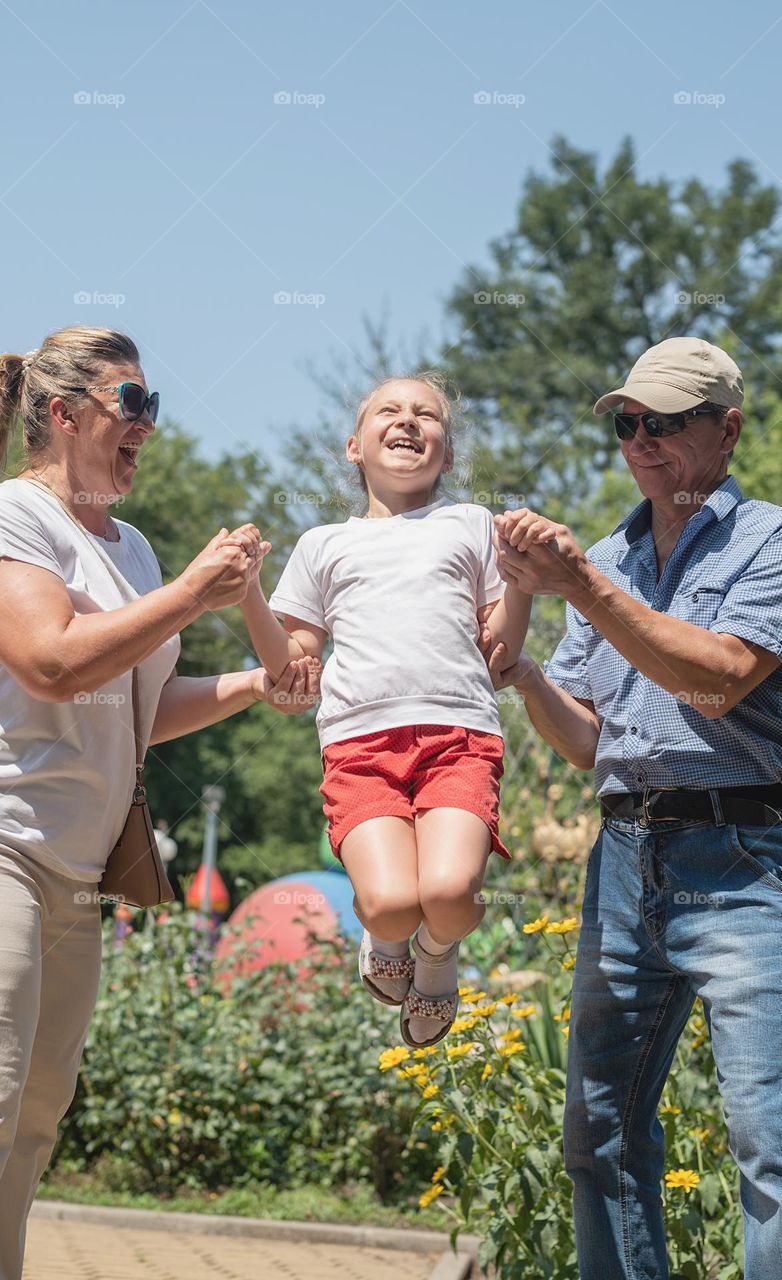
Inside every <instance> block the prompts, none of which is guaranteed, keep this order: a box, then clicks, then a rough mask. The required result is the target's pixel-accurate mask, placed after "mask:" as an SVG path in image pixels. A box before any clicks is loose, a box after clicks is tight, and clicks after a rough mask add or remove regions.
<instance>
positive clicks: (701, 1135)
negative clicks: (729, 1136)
mask: <svg viewBox="0 0 782 1280" xmlns="http://www.w3.org/2000/svg"><path fill="white" fill-rule="evenodd" d="M710 1133H711V1129H698V1128H697V1127H696V1128H694V1129H690V1137H691V1138H697V1139H698V1141H699V1142H705V1141H706V1139H707V1138H708V1136H709V1134H710Z"/></svg>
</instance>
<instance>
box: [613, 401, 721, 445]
mask: <svg viewBox="0 0 782 1280" xmlns="http://www.w3.org/2000/svg"><path fill="white" fill-rule="evenodd" d="M723 413H725V409H724V408H723V407H722V406H721V405H718V404H703V405H699V406H698V408H697V409H687V411H686V412H685V413H615V414H614V415H613V418H614V428H615V430H616V434H617V436H618V437H619V439H620V440H632V439H633V438H634V436H635V433H636V431H637V430H638V428H639V426H640V425H641V424H642V423H643V427H644V430H645V432H646V434H647V435H648V436H651V437H652V439H653V440H659V439H660V437H661V436H675V435H678V434H679V432H680V431H684V429H685V427H686V426H687V424H688V423H689V422H692V420H693V418H713V417H721V416H722V414H723Z"/></svg>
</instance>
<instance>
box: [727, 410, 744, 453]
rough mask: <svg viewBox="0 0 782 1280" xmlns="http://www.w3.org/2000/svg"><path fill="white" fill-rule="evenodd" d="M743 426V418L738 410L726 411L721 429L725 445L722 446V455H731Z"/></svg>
mask: <svg viewBox="0 0 782 1280" xmlns="http://www.w3.org/2000/svg"><path fill="white" fill-rule="evenodd" d="M743 426H744V418H743V416H742V413H741V410H740V409H728V412H727V413H726V414H725V420H724V422H723V428H724V432H725V443H724V446H723V452H724V453H732V452H733V450H734V449H735V447H736V445H737V444H738V440H739V436H740V435H741V429H742V427H743Z"/></svg>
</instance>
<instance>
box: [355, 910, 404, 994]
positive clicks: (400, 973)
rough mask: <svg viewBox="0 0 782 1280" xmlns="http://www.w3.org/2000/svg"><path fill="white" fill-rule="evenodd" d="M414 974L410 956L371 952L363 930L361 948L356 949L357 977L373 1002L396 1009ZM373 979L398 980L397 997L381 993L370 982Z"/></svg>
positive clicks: (367, 933) (366, 934) (367, 936)
mask: <svg viewBox="0 0 782 1280" xmlns="http://www.w3.org/2000/svg"><path fill="white" fill-rule="evenodd" d="M414 972H415V960H414V959H413V957H412V956H410V955H408V956H384V955H381V954H380V952H379V951H373V950H372V948H371V946H370V944H369V932H368V930H366V929H365V930H364V936H363V938H362V939H361V946H360V947H359V949H358V976H359V977H360V979H361V981H362V982H363V984H364V986H365V987H366V989H367V991H369V993H370V994H371V995H372V996H374V998H375V1000H379V1001H380V1003H381V1004H390V1005H393V1006H394V1008H398V1007H399V1005H401V1003H402V1001H403V999H404V997H405V996H406V994H407V992H408V991H409V989H410V984H411V983H412V981H413V974H414ZM373 978H390V979H392V980H393V979H398V980H399V984H400V994H399V997H398V998H396V997H395V996H391V995H388V994H387V993H386V992H385V991H382V990H381V989H380V987H378V986H376V985H375V983H374V982H373V981H372V979H373Z"/></svg>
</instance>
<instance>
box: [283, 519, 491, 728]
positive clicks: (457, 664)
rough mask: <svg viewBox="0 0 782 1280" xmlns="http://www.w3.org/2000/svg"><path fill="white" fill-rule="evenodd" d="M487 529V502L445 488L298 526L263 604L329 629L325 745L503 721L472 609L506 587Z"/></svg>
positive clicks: (321, 723) (321, 719)
mask: <svg viewBox="0 0 782 1280" xmlns="http://www.w3.org/2000/svg"><path fill="white" fill-rule="evenodd" d="M492 531H493V522H492V518H491V516H490V514H489V512H488V511H486V510H485V509H484V508H483V507H478V506H475V505H474V504H473V503H456V502H452V501H451V500H450V499H448V498H441V499H440V501H439V502H435V503H433V504H432V505H431V506H428V507H420V508H419V509H418V510H417V511H408V512H405V513H404V514H402V515H397V516H391V517H388V518H386V519H384V518H379V519H367V518H364V519H358V518H357V517H355V516H352V517H351V518H350V519H349V520H347V521H345V522H344V523H343V524H332V525H323V526H321V527H320V528H318V529H309V530H308V531H307V532H306V533H305V534H303V535H302V537H301V538H300V539H299V541H298V543H297V544H296V547H295V548H294V551H293V554H292V556H291V558H290V560H289V561H288V563H287V565H286V567H285V570H284V572H283V574H282V577H281V578H280V581H279V583H278V586H277V589H276V591H275V592H274V593H273V595H272V596H271V599H270V601H269V604H270V606H271V608H272V609H273V610H274V612H275V613H277V614H280V615H282V614H290V615H291V616H292V617H295V618H299V619H301V620H302V621H303V622H311V623H314V624H315V626H317V627H322V628H323V629H324V630H325V631H328V632H329V634H330V636H331V637H332V638H333V641H334V650H333V653H332V654H331V656H330V657H329V659H328V661H327V662H326V664H325V666H324V669H323V678H322V681H321V690H322V697H323V700H322V702H321V706H320V710H319V712H318V720H317V723H318V732H319V734H320V743H321V749H323V747H326V746H328V745H329V744H330V743H332V742H341V741H344V740H345V739H346V738H355V737H358V736H359V735H361V734H364V733H374V732H377V731H379V730H382V729H391V728H397V727H399V726H402V725H411V724H446V725H460V726H461V727H462V728H464V729H479V730H483V731H484V732H486V733H496V734H499V733H500V732H501V730H500V720H499V715H498V713H497V704H496V699H495V697H494V690H493V688H492V683H491V679H490V678H489V673H488V671H487V669H486V663H485V662H484V659H483V656H482V655H481V652H480V650H479V649H478V646H477V643H476V641H477V638H478V623H477V618H476V610H477V609H478V608H479V607H480V606H482V605H485V604H490V603H491V602H492V601H494V600H497V599H499V597H500V596H501V595H502V593H503V589H504V584H503V582H502V580H501V578H500V576H499V573H498V571H497V566H496V563H495V557H494V548H493V546H492Z"/></svg>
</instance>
